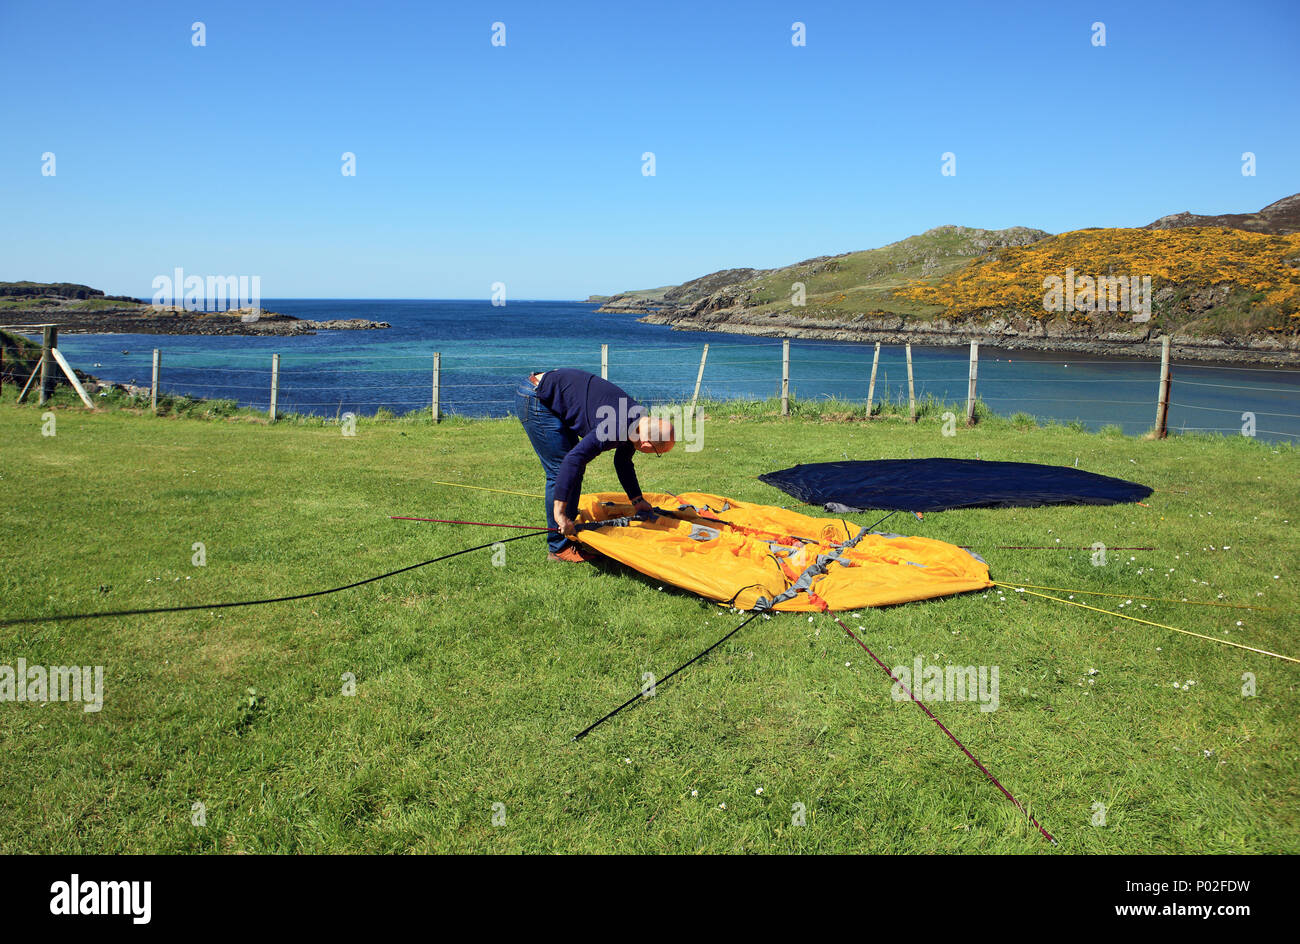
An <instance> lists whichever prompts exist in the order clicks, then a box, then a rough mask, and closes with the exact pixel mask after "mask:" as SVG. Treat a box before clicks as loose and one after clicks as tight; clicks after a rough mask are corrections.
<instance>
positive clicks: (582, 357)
mask: <svg viewBox="0 0 1300 944" xmlns="http://www.w3.org/2000/svg"><path fill="white" fill-rule="evenodd" d="M263 307H265V308H267V309H268V310H272V311H280V312H284V313H286V314H292V315H296V316H298V317H301V318H311V319H315V320H324V319H328V318H369V319H373V320H376V321H387V322H389V323H390V324H391V325H392V327H391V328H389V329H386V330H375V331H323V332H319V333H317V334H315V335H311V336H305V337H277V338H269V337H268V338H258V337H199V336H193V337H186V336H175V335H139V334H136V335H65V336H63V337H61V338H60V341H59V347H60V349H61V350H62V351H63V352H64V354H65V355H66V356H67V357H68V358H69V359H70V360H71V361H72V363H73V365H74V366H76V367H77V368H79V369H81V370H85V371H89V372H90V373H93V374H95V375H96V376H99V377H102V378H104V379H106V380H112V381H118V382H135V383H140V384H147V383H148V381H149V376H150V358H151V352H152V349H153V348H158V349H159V350H160V351H161V352H162V363H163V372H162V378H163V387H164V389H166V390H167V391H169V392H174V393H186V394H190V395H193V396H201V397H222V398H229V399H234V400H237V401H239V403H241V404H244V405H251V406H260V407H263V408H265V407H266V406H267V404H268V402H269V399H270V372H271V370H270V368H271V354H272V353H279V354H280V355H281V363H280V372H281V377H280V379H281V387H280V399H279V406H280V409H281V410H283V411H300V412H309V413H318V414H326V415H330V416H333V415H334V414H335V413H337V412H349V411H352V412H358V413H362V414H369V413H374V412H375V410H377V409H379V408H380V407H386V408H388V409H391V410H393V411H395V412H404V411H407V410H411V409H417V408H422V407H424V408H427V407H428V406H429V403H430V399H431V373H432V363H433V352H434V351H439V352H441V354H442V393H441V400H442V408H443V410H444V411H447V412H455V413H463V414H467V415H474V416H485V415H504V414H505V413H507V412H508V411H509V409H510V404H511V399H510V398H511V395H512V391H513V389H514V384H515V383H516V381H517V379H518V377H519V376H520V375H521V374H524V373H527V372H528V371H530V370H540V369H545V368H548V367H556V366H571V367H581V368H585V369H587V370H590V371H592V372H598V371H599V370H600V345H601V344H602V343H605V344H608V345H609V377H610V379H611V380H612V381H614V382H615V383H618V384H619V385H621V386H623V387H624V388H625V389H626V390H627V391H628V392H629V393H630V394H631V395H632V396H635V397H637V398H638V399H641V400H643V401H645V402H648V403H653V402H656V401H662V400H682V399H687V398H689V397H690V394H691V389H692V387H693V386H694V383H695V375H696V371H697V368H698V366H699V358H700V351H701V348H702V346H703V345H704V344H705V343H708V344H709V359H708V364H707V367H706V369H705V373H704V382H703V384H702V386H701V396H705V397H714V398H761V397H770V396H774V395H776V394H778V393H779V392H780V378H781V342H780V341H779V340H774V339H770V338H748V337H742V336H737V335H728V334H714V333H702V332H690V331H672V330H670V329H668V328H666V327H663V326H660V325H646V324H641V323H639V322H638V321H637V320H636V318H635V317H634V316H630V315H602V314H596V313H595V306H594V305H590V304H585V303H579V302H510V303H509V304H508V305H506V306H505V307H500V308H497V307H493V306H492V305H490V304H489V303H488V302H486V301H473V300H470V301H456V300H451V301H419V300H411V301H393V300H369V301H368V300H350V299H267V300H265V301H264V302H263ZM790 348H791V355H790V378H791V380H790V384H791V392H792V394H793V395H794V396H797V397H804V398H807V397H831V396H834V397H840V398H844V399H851V400H858V401H861V400H865V398H866V394H867V382H868V378H869V376H870V373H871V356H872V350H873V345H870V344H846V343H840V342H833V341H801V340H796V341H792V342H791V345H790ZM913 362H914V372H915V376H916V387H917V395H918V396H920V397H924V396H926V395H933V396H935V397H937V398H939V399H946V400H949V401H952V402H964V401H965V397H966V375H967V354H966V349H965V348H925V347H913ZM1158 377H1159V365H1158V364H1157V363H1156V362H1154V361H1136V360H1131V359H1125V358H1115V359H1110V360H1106V359H1101V358H1098V357H1097V356H1096V355H1079V356H1078V358H1077V359H1076V357H1075V355H1072V354H1042V353H1026V352H1022V351H1015V352H1007V351H999V350H996V349H992V348H989V347H987V346H984V347H982V348H981V352H980V375H979V396H980V398H981V399H983V400H984V401H986V402H987V403H988V404H989V405H990V406H991V407H992V408H993V409H994V410H996V411H997V412H998V413H1002V414H1008V415H1009V414H1011V413H1016V412H1021V411H1023V412H1026V413H1031V414H1033V415H1035V416H1037V417H1039V418H1041V419H1054V420H1062V421H1071V420H1079V421H1081V422H1083V423H1085V424H1086V425H1088V426H1089V427H1091V428H1094V429H1095V428H1099V427H1101V426H1105V425H1110V424H1113V425H1117V426H1120V427H1121V428H1122V429H1123V430H1124V431H1125V432H1126V433H1128V434H1131V435H1136V434H1140V433H1143V432H1145V431H1146V430H1148V429H1150V428H1151V426H1152V425H1153V423H1154V421H1155V396H1156V386H1157V380H1158ZM906 383H907V372H906V366H905V361H904V355H903V348H902V347H901V346H896V347H885V348H883V349H882V352H881V365H880V374H879V375H878V377H877V393H876V396H877V397H878V398H879V397H881V396H882V395H883V396H888V397H890V398H893V399H899V398H900V397H901V398H905V397H906V395H907V386H906ZM1246 412H1250V413H1253V414H1254V415H1255V424H1256V429H1257V435H1258V436H1259V437H1260V438H1261V439H1279V440H1289V441H1295V440H1296V439H1300V370H1293V371H1273V370H1252V369H1242V368H1230V367H1217V366H1210V365H1198V366H1190V365H1183V364H1175V369H1174V391H1173V405H1172V407H1171V409H1170V427H1171V428H1172V429H1175V430H1176V429H1197V430H1204V429H1217V430H1220V431H1222V432H1224V433H1226V434H1230V435H1240V430H1241V427H1242V423H1243V419H1242V414H1243V413H1246Z"/></svg>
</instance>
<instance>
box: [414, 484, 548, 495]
mask: <svg viewBox="0 0 1300 944" xmlns="http://www.w3.org/2000/svg"><path fill="white" fill-rule="evenodd" d="M433 484H434V485H450V486H452V487H453V488H476V489H478V490H479V491H480V492H500V493H501V494H502V495H522V496H524V498H545V497H546V496H545V495H534V494H532V493H531V492H512V491H510V490H509V489H507V488H484V487H483V486H482V485H462V484H461V483H460V482H434V483H433Z"/></svg>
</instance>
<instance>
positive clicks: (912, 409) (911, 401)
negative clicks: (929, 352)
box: [907, 344, 916, 423]
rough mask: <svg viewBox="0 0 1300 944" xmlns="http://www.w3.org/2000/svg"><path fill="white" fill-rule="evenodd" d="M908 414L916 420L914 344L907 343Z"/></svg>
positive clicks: (913, 420)
mask: <svg viewBox="0 0 1300 944" xmlns="http://www.w3.org/2000/svg"><path fill="white" fill-rule="evenodd" d="M907 414H908V416H909V417H911V420H912V422H913V423H915V422H916V387H915V386H914V385H913V384H912V345H911V344H908V345H907Z"/></svg>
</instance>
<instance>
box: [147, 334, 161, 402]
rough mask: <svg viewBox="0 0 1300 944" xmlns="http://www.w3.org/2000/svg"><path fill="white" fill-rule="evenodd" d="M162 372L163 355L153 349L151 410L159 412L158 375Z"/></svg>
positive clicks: (150, 390)
mask: <svg viewBox="0 0 1300 944" xmlns="http://www.w3.org/2000/svg"><path fill="white" fill-rule="evenodd" d="M161 370H162V354H161V353H160V352H159V350H158V349H157V348H154V349H153V380H151V381H150V382H149V409H151V410H153V411H154V412H155V413H157V412H158V374H159V372H160V371H161Z"/></svg>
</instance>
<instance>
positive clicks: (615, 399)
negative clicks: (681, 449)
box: [515, 367, 676, 563]
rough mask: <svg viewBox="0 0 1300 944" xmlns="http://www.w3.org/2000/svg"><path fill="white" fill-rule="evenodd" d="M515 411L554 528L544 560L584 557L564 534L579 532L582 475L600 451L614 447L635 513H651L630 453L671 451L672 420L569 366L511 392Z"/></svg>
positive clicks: (575, 560) (537, 376) (616, 467)
mask: <svg viewBox="0 0 1300 944" xmlns="http://www.w3.org/2000/svg"><path fill="white" fill-rule="evenodd" d="M515 413H516V415H518V417H519V421H520V422H521V423H523V424H524V432H526V433H527V434H528V439H529V441H530V442H531V443H532V444H533V450H534V451H535V452H536V453H537V458H539V459H541V460H542V468H543V469H544V470H545V472H546V524H547V527H549V528H552V529H554V530H552V532H551V535H550V538H549V541H548V543H549V545H550V553H548V554H547V555H546V556H547V560H553V561H565V562H568V563H578V562H581V561H585V560H587V557H586V555H585V554H584V552H583V551H582V549H581V548H580V547H579V546H578V545H577V544H575V543H573V542H572V541H570V540H569V538H571V537H573V536H574V535H575V534H577V523H576V522H575V521H574V519H575V518H576V517H577V515H578V496H579V495H580V494H581V492H582V476H583V473H584V472H585V471H586V470H587V464H588V463H589V462H591V460H592V459H595V458H596V456H598V455H600V454H601V453H602V452H605V451H607V450H610V449H613V450H614V471H615V472H616V473H618V480H619V482H620V484H622V486H623V491H625V492H627V497H628V498H629V499H631V500H632V504H633V505H634V506H635V507H636V510H637V511H640V512H649V511H651V510H652V509H651V507H650V503H649V502H647V501H646V500H645V499H644V498H642V497H641V486H640V484H639V483H638V482H637V479H636V470H635V469H634V468H632V455H633V453H634V452H653V453H656V454H661V453H665V452H667V451H668V450H669V449H671V448H672V447H673V441H674V439H675V438H676V432H675V431H674V430H673V425H672V423H671V422H669V421H667V420H663V419H655V418H653V417H651V416H650V415H649V412H648V411H647V410H646V408H645V407H643V406H642V405H641V404H640V403H638V402H637V401H636V400H633V399H632V398H631V397H629V396H628V395H627V394H626V393H624V392H623V391H622V390H621V389H620V388H618V387H616V386H614V385H613V384H612V383H610V382H609V381H608V380H603V379H601V378H600V377H597V376H596V375H595V374H589V373H587V372H586V371H585V370H576V369H574V368H571V367H561V368H559V369H557V370H548V371H544V372H542V373H540V374H532V375H530V376H529V377H528V379H527V380H524V381H522V382H521V383H520V384H519V389H518V390H517V391H516V392H515Z"/></svg>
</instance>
